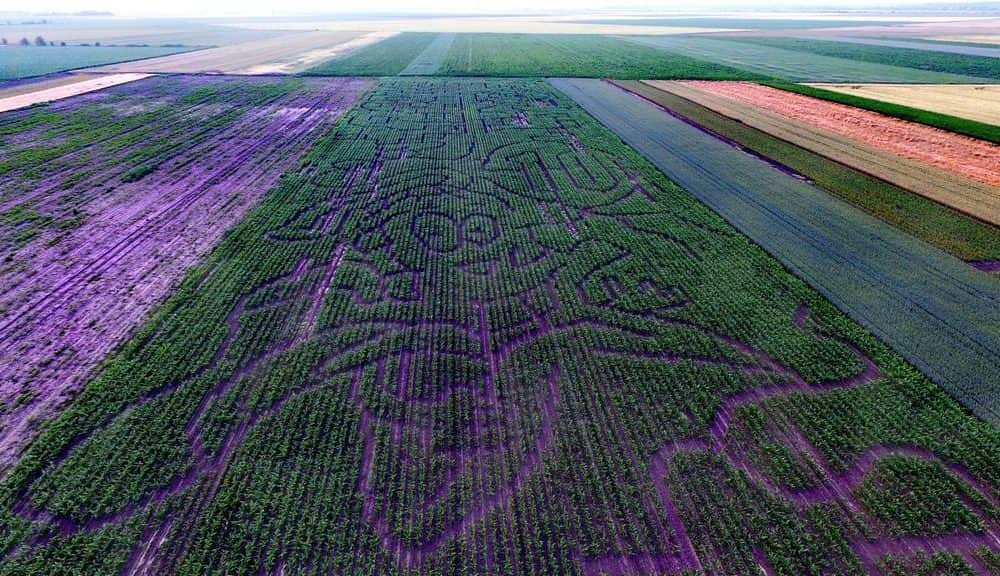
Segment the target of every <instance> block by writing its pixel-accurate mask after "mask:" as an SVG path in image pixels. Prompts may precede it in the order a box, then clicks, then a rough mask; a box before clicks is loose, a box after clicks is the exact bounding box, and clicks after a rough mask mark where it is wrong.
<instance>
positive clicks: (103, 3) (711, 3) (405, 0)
mask: <svg viewBox="0 0 1000 576" xmlns="http://www.w3.org/2000/svg"><path fill="white" fill-rule="evenodd" d="M927 2H928V0H701V1H699V2H698V3H697V4H694V5H692V4H685V5H684V6H685V8H686V9H689V8H691V7H692V6H694V7H695V9H698V10H704V9H709V8H726V9H739V8H744V9H752V8H755V7H759V6H769V7H780V8H792V7H802V8H803V9H809V10H818V9H822V8H827V7H830V6H849V7H852V8H865V7H869V6H871V7H875V6H888V5H900V4H913V3H927ZM945 2H948V0H944V1H941V0H937V1H936V2H935V3H945ZM962 2H963V0H954V3H962ZM624 7H627V8H630V9H637V8H638V7H644V8H645V9H648V10H664V11H667V10H669V11H674V10H677V8H676V5H675V4H673V3H672V2H669V1H659V2H651V3H646V2H641V1H639V2H637V1H636V0H505V1H504V2H502V3H495V2H489V3H476V2H469V1H468V0H431V1H429V2H421V3H414V2H413V0H365V1H363V2H358V1H356V0H353V1H348V2H345V1H342V0H279V1H275V0H214V1H210V2H206V1H205V0H170V1H169V2H165V1H163V0H155V1H153V2H136V1H135V0H37V1H34V2H32V3H31V4H30V10H31V11H33V12H35V11H37V12H47V11H51V12H75V11H78V10H107V11H111V12H114V13H115V14H117V15H121V16H129V15H134V16H140V15H142V16H145V15H185V16H219V15H226V16H231V15H243V16H249V15H280V14H292V13H327V12H356V11H358V10H372V11H399V12H413V11H417V10H421V9H422V10H428V11H435V12H438V11H442V12H466V13H468V12H475V11H490V12H505V13H510V12H522V11H546V10H560V11H562V10H570V11H576V10H581V11H582V10H593V9H619V8H624Z"/></svg>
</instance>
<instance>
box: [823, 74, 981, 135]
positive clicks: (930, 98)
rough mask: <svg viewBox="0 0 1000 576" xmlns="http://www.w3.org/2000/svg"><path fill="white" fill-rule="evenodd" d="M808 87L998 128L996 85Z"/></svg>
mask: <svg viewBox="0 0 1000 576" xmlns="http://www.w3.org/2000/svg"><path fill="white" fill-rule="evenodd" d="M812 86H818V87H820V88H825V89H827V90H834V91H836V92H843V93H844V94H853V95H855V96H863V97H865V98H874V99H875V100H883V101H885V102H893V103H895V104H902V105H904V106H912V107H913V108H920V109H922V110H930V111H932V112H940V113H942V114H950V115H952V116H958V117H960V118H968V119H969V120H978V121H980V122H986V123H988V124H996V125H998V126H1000V85H997V84H980V85H972V84H812Z"/></svg>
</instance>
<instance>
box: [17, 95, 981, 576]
mask: <svg viewBox="0 0 1000 576" xmlns="http://www.w3.org/2000/svg"><path fill="white" fill-rule="evenodd" d="M869 358H870V359H871V362H872V363H874V365H875V366H877V367H878V369H879V371H878V372H877V374H876V373H873V372H872V371H871V368H870V367H869V363H868V362H867V360H868V359H869ZM873 390H875V391H879V390H888V391H889V392H891V393H889V392H886V393H885V394H883V395H879V396H878V398H877V399H876V400H877V401H879V402H886V403H887V404H888V405H887V407H886V408H885V410H884V411H883V412H879V411H878V410H875V409H874V408H876V407H877V405H878V403H877V402H875V401H873V399H872V398H870V397H869V396H870V395H871V394H873ZM772 394H773V395H774V396H773V397H772V396H770V395H772ZM741 399H742V400H741ZM737 401H741V402H744V404H743V405H744V406H748V408H746V410H745V411H740V410H737V409H736V408H733V407H732V405H730V404H727V402H737ZM800 403H801V404H802V405H804V406H803V407H802V408H801V410H800V411H799V412H794V413H793V410H792V409H791V408H793V407H797V406H798V405H799V404H800ZM751 405H753V406H752V407H749V406H751ZM758 405H759V408H758V407H757V406H758ZM833 407H836V409H837V410H838V411H839V413H840V417H841V420H838V421H837V422H836V423H835V424H831V426H830V428H823V427H822V426H823V424H822V423H811V422H810V423H803V422H801V421H800V420H799V415H801V414H803V413H804V411H806V410H816V411H825V410H832V409H834V408H833ZM736 412H739V414H740V416H739V418H736V419H733V420H730V414H731V413H736ZM862 416H863V417H864V418H866V419H867V422H866V423H865V426H861V427H858V428H857V429H858V430H861V432H860V433H858V434H856V433H855V431H854V429H852V428H846V426H847V424H849V423H850V424H856V423H855V422H853V421H852V422H848V421H847V420H848V419H850V418H855V417H862ZM729 424H731V426H728V425H729ZM841 426H844V428H841ZM793 428H794V429H801V430H802V431H803V436H804V438H807V439H808V441H810V442H814V443H815V444H816V445H817V447H818V449H819V452H820V453H822V454H823V455H824V457H825V458H828V459H829V461H830V466H831V467H833V468H835V469H838V470H839V469H840V468H843V467H847V466H850V465H851V462H852V457H853V456H854V455H856V454H857V453H858V452H860V451H863V450H864V449H866V448H868V447H869V446H870V444H871V443H876V442H878V441H879V440H881V439H883V437H882V436H879V433H880V432H884V431H890V430H899V431H906V430H910V431H913V434H912V436H909V437H907V438H906V440H908V441H909V442H911V443H913V444H915V445H919V446H927V447H928V449H930V448H934V449H935V450H939V451H940V453H941V454H944V455H946V457H947V458H948V460H949V462H954V463H956V465H961V466H964V467H966V468H968V469H969V470H971V473H972V474H973V476H974V477H975V478H977V479H979V480H980V481H981V482H983V483H984V484H986V485H988V486H990V487H995V486H997V485H998V483H997V478H998V476H1000V457H996V454H995V452H996V450H997V447H998V446H1000V438H998V434H1000V433H998V431H997V430H996V429H994V428H992V427H990V426H988V425H986V424H984V423H983V422H980V421H977V420H975V419H974V418H972V417H970V416H968V415H967V414H965V413H964V412H962V410H961V409H960V408H959V407H958V405H957V404H956V403H955V402H954V401H953V400H951V399H949V398H948V397H947V396H946V395H945V394H944V393H943V392H941V391H940V390H939V389H938V388H936V387H934V386H932V385H930V384H929V383H928V382H927V381H926V380H924V379H923V378H922V377H920V376H919V375H918V374H916V373H915V372H914V371H913V369H912V368H910V367H909V366H907V365H906V364H904V363H903V362H902V361H901V360H899V358H898V357H897V356H895V355H894V354H893V353H891V352H890V351H888V350H887V349H886V348H885V347H884V346H882V345H881V344H879V343H878V342H877V341H876V340H875V339H874V338H873V337H871V336H870V335H869V334H867V333H865V332H864V331H863V330H861V329H860V328H859V327H858V326H857V325H855V324H853V323H852V322H850V321H848V320H847V319H846V318H845V317H844V316H843V315H841V314H840V313H839V312H838V311H837V310H836V309H835V308H834V307H833V306H832V305H830V304H829V303H828V302H826V301H824V300H823V299H822V298H821V297H820V296H819V295H817V294H816V293H815V292H813V291H812V290H810V289H809V288H808V287H806V285H805V284H804V283H802V282H801V281H800V280H798V279H797V278H795V277H794V276H792V275H791V274H790V273H788V272H787V271H786V270H785V269H783V268H782V266H781V265H780V264H779V263H778V262H776V261H775V260H774V259H773V258H771V257H770V256H769V255H768V254H766V253H765V252H764V251H763V250H762V249H760V248H759V247H758V246H756V245H755V244H753V243H752V242H751V241H749V240H748V239H747V238H746V237H744V236H742V235H740V234H738V233H737V232H736V231H735V230H733V229H732V228H731V227H730V226H729V225H728V224H726V222H725V221H723V220H722V219H721V218H720V217H719V216H718V215H716V214H715V213H713V212H712V211H711V210H709V209H708V208H707V207H705V206H704V205H703V204H701V203H699V202H697V201H696V200H695V199H694V198H693V197H692V196H691V195H689V194H687V193H686V192H684V191H683V190H681V189H679V188H678V187H677V186H676V185H674V184H673V183H671V182H670V181H668V180H667V179H666V178H665V177H664V176H663V175H662V174H661V173H660V172H659V171H657V170H656V169H655V168H654V167H653V166H652V165H651V164H649V163H648V162H647V161H646V160H644V159H643V158H642V157H641V156H639V154H638V153H636V152H635V151H633V150H632V149H630V148H628V147H627V146H626V145H624V144H623V143H622V142H621V141H620V140H619V139H617V138H616V137H614V136H613V135H612V134H611V133H610V132H608V131H607V130H605V129H604V128H602V127H601V126H600V125H598V124H597V123H596V122H595V121H594V120H593V119H592V118H591V117H590V116H588V115H587V114H586V113H585V112H584V111H583V110H581V109H580V108H579V107H577V106H576V105H574V104H573V103H572V102H571V101H570V100H568V99H567V98H566V97H564V96H562V95H560V94H559V93H557V92H556V91H554V90H553V89H551V88H550V87H549V86H548V85H547V84H546V83H545V82H543V81H539V80H517V81H501V80H480V79H461V80H450V79H449V80H426V79H423V80H411V79H405V80H404V79H392V80H383V81H382V82H381V83H380V84H379V86H378V87H377V88H376V89H375V90H373V91H372V92H371V93H369V94H368V96H367V97H366V98H365V99H364V100H363V101H362V102H360V103H359V104H358V105H357V106H356V107H355V108H354V109H353V110H352V111H350V112H349V113H348V114H346V115H345V116H344V117H343V118H342V119H341V120H340V122H339V123H338V124H337V125H336V127H335V128H334V129H333V130H332V131H331V132H330V133H329V134H328V135H326V136H325V137H324V138H322V139H321V140H320V141H318V143H317V144H316V145H315V146H314V147H313V149H312V150H311V151H310V152H309V153H307V154H306V155H305V157H304V158H303V159H302V162H301V164H300V166H298V168H297V169H296V170H293V171H291V172H290V173H288V174H286V175H285V177H284V178H283V179H282V180H281V181H280V183H279V184H278V185H277V186H276V187H275V188H274V189H273V190H272V191H271V192H270V193H269V194H268V196H267V197H266V198H265V199H264V200H263V201H262V203H261V204H260V205H259V206H258V208H257V209H255V210H254V211H252V212H251V213H250V214H249V215H248V216H247V217H246V218H245V219H244V220H243V221H242V222H240V223H239V224H238V225H237V226H236V227H234V228H233V229H232V230H230V231H229V233H228V234H226V236H225V238H224V239H223V241H222V242H221V243H220V244H219V245H218V246H217V247H216V249H215V250H214V251H213V252H212V254H211V255H210V257H209V258H208V259H207V261H206V262H205V264H204V265H203V266H201V267H200V268H198V269H197V270H194V271H192V272H191V274H189V276H188V277H187V278H186V280H185V281H184V282H183V284H182V285H181V286H180V288H179V289H178V291H177V292H176V293H175V294H174V295H173V296H172V297H171V298H170V299H169V300H168V301H167V302H166V303H164V304H163V306H162V307H160V308H159V309H158V311H157V312H156V313H155V314H154V315H153V317H152V318H151V319H150V320H149V321H148V322H147V324H146V325H145V326H144V327H143V328H142V329H141V330H140V331H139V333H138V334H136V335H135V336H134V337H133V338H131V339H130V340H129V341H128V343H127V344H125V345H124V346H123V347H122V349H121V351H120V352H119V353H118V354H116V355H115V356H114V357H113V358H111V359H110V360H109V361H108V362H107V364H106V365H105V367H104V368H103V369H102V371H101V372H100V374H99V375H97V376H96V377H95V379H94V380H93V381H92V382H90V383H89V384H88V385H87V386H86V387H85V388H84V389H83V390H82V392H81V393H80V395H79V397H78V398H77V400H76V401H75V402H74V403H73V404H71V405H70V406H69V407H68V408H67V409H66V410H65V411H64V412H63V413H62V414H61V415H60V416H59V417H58V418H56V419H55V420H53V421H52V422H51V423H49V424H48V425H47V426H46V427H45V428H44V430H43V431H42V432H41V434H40V435H39V437H38V438H37V439H36V440H35V441H34V442H33V443H31V444H30V445H29V447H28V449H27V451H26V453H25V455H24V457H23V458H22V459H21V460H20V462H19V463H18V464H17V466H16V467H15V468H14V469H13V470H12V471H11V472H10V474H9V475H8V476H7V478H6V479H5V480H4V482H3V483H2V484H0V505H2V506H0V510H2V511H3V513H2V514H0V528H2V530H0V536H2V537H3V540H0V544H2V545H3V550H2V551H3V552H5V553H6V556H5V557H4V559H3V561H2V563H0V572H2V573H30V572H31V571H32V570H35V571H37V570H38V568H37V567H38V566H39V562H38V559H46V558H58V559H59V562H64V563H65V565H66V566H67V567H68V568H67V571H73V569H74V568H77V570H76V571H77V572H86V571H87V569H88V568H89V566H87V565H86V563H87V562H88V561H90V560H92V559H93V558H94V557H95V554H96V553H97V552H96V551H99V552H100V554H101V556H100V558H99V562H100V567H99V568H98V571H99V572H112V573H113V572H122V571H124V572H128V570H127V568H129V566H125V563H126V562H127V560H128V558H130V557H133V558H134V556H132V553H133V552H135V551H137V550H146V547H147V546H149V548H148V554H146V556H145V558H146V560H148V562H149V564H147V565H145V568H147V569H148V570H149V571H150V572H176V573H178V574H191V575H195V574H197V575H202V574H255V573H282V572H285V573H308V574H329V573H337V574H357V573H368V574H465V573H490V574H553V573H577V572H582V571H584V568H585V567H587V566H589V567H590V568H594V567H595V566H596V567H597V568H600V566H601V564H600V563H601V562H602V561H604V560H605V559H609V561H610V562H612V563H617V562H619V561H621V562H623V563H628V562H631V561H633V559H638V562H639V563H643V562H647V561H648V562H650V563H653V562H655V563H658V565H660V564H662V565H669V566H672V567H673V568H670V569H664V570H661V571H664V572H672V573H681V572H683V571H685V570H686V571H689V572H696V571H697V570H696V568H695V567H693V565H692V564H690V563H689V562H690V558H686V557H685V558H681V557H680V556H678V550H682V549H686V548H687V547H689V546H692V547H693V552H692V555H693V556H692V557H693V558H694V559H695V560H697V561H698V562H700V564H701V565H702V566H703V567H704V568H705V571H707V572H714V573H725V574H758V573H759V569H758V567H757V564H758V563H759V562H767V563H768V564H769V565H770V566H771V567H772V568H773V570H774V573H776V574H820V573H837V574H860V573H861V568H860V565H859V563H858V560H857V558H856V556H855V554H854V553H853V552H852V548H851V547H850V542H851V541H852V538H855V537H857V536H858V534H857V526H858V524H859V521H858V519H857V518H852V517H849V516H847V515H846V514H845V513H844V511H843V508H842V506H840V504H839V501H824V502H820V503H819V504H818V505H816V506H812V505H806V506H798V505H794V504H792V503H789V502H786V501H785V500H784V499H783V498H782V497H781V496H780V493H778V492H775V490H777V489H775V488H774V487H773V486H771V485H768V484H764V483H762V482H759V481H757V480H755V479H754V477H755V476H760V475H764V476H765V477H766V476H767V475H769V474H770V473H772V472H773V471H777V473H778V474H781V475H784V476H787V477H791V476H792V474H793V472H794V471H795V470H797V469H798V464H800V463H801V462H800V461H801V460H802V457H801V455H800V454H795V453H794V451H792V450H790V449H785V448H787V447H788V437H789V436H791V435H792V434H791V431H792V430H793ZM923 431H950V432H949V433H950V434H951V436H949V437H948V438H944V437H943V436H937V435H934V434H924V433H923ZM859 434H860V438H859ZM889 438H890V439H891V438H893V437H891V436H890V437H889ZM758 440H761V441H762V442H757V441H758ZM730 442H732V446H733V447H734V448H736V447H742V446H747V447H749V450H750V451H751V452H753V450H754V448H753V446H752V444H753V443H754V442H757V443H758V444H760V445H761V446H772V447H777V448H779V449H778V450H771V449H769V448H767V449H766V450H770V451H768V452H766V453H765V456H766V457H767V458H766V459H768V461H769V463H768V464H763V465H761V466H760V467H757V466H756V464H755V461H754V459H752V458H747V459H743V457H742V456H741V455H742V454H744V452H742V451H740V450H735V449H734V450H721V449H719V446H718V445H717V443H730ZM805 442H806V440H801V441H800V444H803V443H805ZM866 442H867V443H866ZM684 446H686V447H687V448H683V447H684ZM672 447H673V448H676V450H675V452H674V453H672V454H666V453H665V450H669V449H673V448H672ZM782 447H784V448H782ZM828 453H832V454H833V456H830V455H828ZM810 458H811V457H810ZM759 460H763V458H762V459H759ZM814 464H815V465H816V466H815V467H814V468H803V470H806V472H804V473H803V474H804V477H803V478H801V479H800V480H801V485H802V486H805V485H808V483H809V482H810V481H812V482H813V483H814V484H817V485H819V484H822V483H823V482H827V481H829V480H830V478H828V477H826V476H824V477H822V478H817V477H813V478H811V479H810V478H808V477H805V476H807V475H808V474H814V476H815V475H816V474H819V473H818V472H817V471H819V472H820V473H822V474H823V475H825V474H826V470H827V468H825V466H826V462H825V459H824V462H822V463H821V462H815V461H814ZM821 465H822V466H821ZM747 469H752V472H753V474H750V473H748V472H747ZM810 470H811V472H810ZM932 472H934V471H933V470H932ZM935 474H936V472H935ZM779 480H780V479H779ZM932 480H933V481H934V486H937V485H938V483H939V481H940V482H945V480H944V478H943V477H942V476H941V475H940V474H938V475H936V476H934V477H933V479H932ZM781 483H782V484H791V482H785V481H784V480H781ZM967 491H968V492H969V493H970V494H972V496H969V498H977V496H976V494H977V492H976V491H975V490H973V489H971V488H970V489H968V490H967ZM847 492H849V491H847ZM845 493H846V492H845ZM925 496H926V493H925V492H923V491H921V492H918V493H917V495H916V497H915V498H916V499H917V501H919V502H924V499H925ZM982 500H983V498H982V497H978V499H977V500H976V502H977V504H978V505H979V506H980V507H982V508H984V509H985V508H988V506H987V505H986V503H984V502H983V501H982ZM872 501H874V502H879V501H881V500H880V496H879V494H878V493H873V495H872ZM675 511H676V512H675ZM133 525H134V526H135V527H136V528H137V529H138V532H139V534H138V535H135V533H132V536H128V537H127V536H124V534H126V533H127V530H132V528H133ZM46 534H47V535H50V536H52V535H54V536H55V537H54V538H51V539H48V538H46V537H44V536H45V535H46ZM689 536H690V537H689ZM122 542H132V543H134V545H133V546H131V547H129V546H127V545H120V544H121V543H122ZM690 542H694V544H693V545H692V544H690ZM15 550H16V553H12V551H15ZM79 550H87V552H86V553H83V552H81V553H80V556H79V560H78V563H79V564H80V565H74V560H72V559H71V558H70V554H71V553H72V552H74V551H79ZM90 551H95V552H94V553H91V552H90ZM58 566H59V567H60V569H62V566H63V564H58ZM674 568H677V569H674ZM595 571H596V569H595Z"/></svg>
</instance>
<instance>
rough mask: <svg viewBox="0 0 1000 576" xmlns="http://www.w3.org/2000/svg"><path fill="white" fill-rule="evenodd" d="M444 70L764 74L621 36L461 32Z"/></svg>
mask: <svg viewBox="0 0 1000 576" xmlns="http://www.w3.org/2000/svg"><path fill="white" fill-rule="evenodd" d="M437 73H438V74H439V75H443V76H509V77H538V76H542V77H550V76H572V77H585V78H603V77H613V78H691V79H707V80H748V79H756V78H760V76H758V75H756V74H752V73H749V72H743V71H740V70H737V69H736V68H732V67H730V66H726V65H722V64H715V63H712V62H708V61H705V60H699V59H696V58H691V57H688V56H683V55H680V54H669V53H664V52H663V51H660V50H656V49H655V48H649V47H646V46H640V45H637V44H634V43H631V42H627V41H625V40H622V39H619V38H613V37H610V36H597V35H571V34H459V35H458V36H456V38H455V41H454V42H453V43H452V46H451V49H450V50H449V51H448V54H447V56H446V58H445V60H444V62H443V63H442V64H441V67H440V68H439V69H438V72H437Z"/></svg>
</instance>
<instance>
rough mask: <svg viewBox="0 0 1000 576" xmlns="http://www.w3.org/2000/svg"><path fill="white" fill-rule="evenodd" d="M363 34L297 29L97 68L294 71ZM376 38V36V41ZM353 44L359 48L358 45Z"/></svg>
mask: <svg viewBox="0 0 1000 576" xmlns="http://www.w3.org/2000/svg"><path fill="white" fill-rule="evenodd" d="M362 34H363V33H362V32H355V31H324V32H320V31H311V32H295V33H291V34H285V35H282V36H278V37H275V38H268V39H266V40H255V41H253V42H244V43H242V44H233V45H231V46H221V47H219V48H209V49H207V50H198V51H196V52H186V53H184V54H172V55H170V56H163V57H161V58H150V59H148V60H140V61H136V62H123V63H121V64H111V65H108V66H102V67H100V68H96V69H95V70H96V71H98V72H150V73H181V74H284V73H292V72H298V71H300V70H302V69H305V68H308V67H309V66H312V65H314V64H317V63H319V62H320V61H322V60H327V59H329V58H332V57H334V56H336V55H338V54H339V51H340V48H339V47H341V46H343V45H344V44H345V43H349V42H353V41H354V40H355V39H358V37H359V36H361V35H362ZM376 39H377V38H376V37H373V38H372V41H375V40H376ZM352 46H353V47H354V48H356V47H357V44H356V43H355V44H352Z"/></svg>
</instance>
